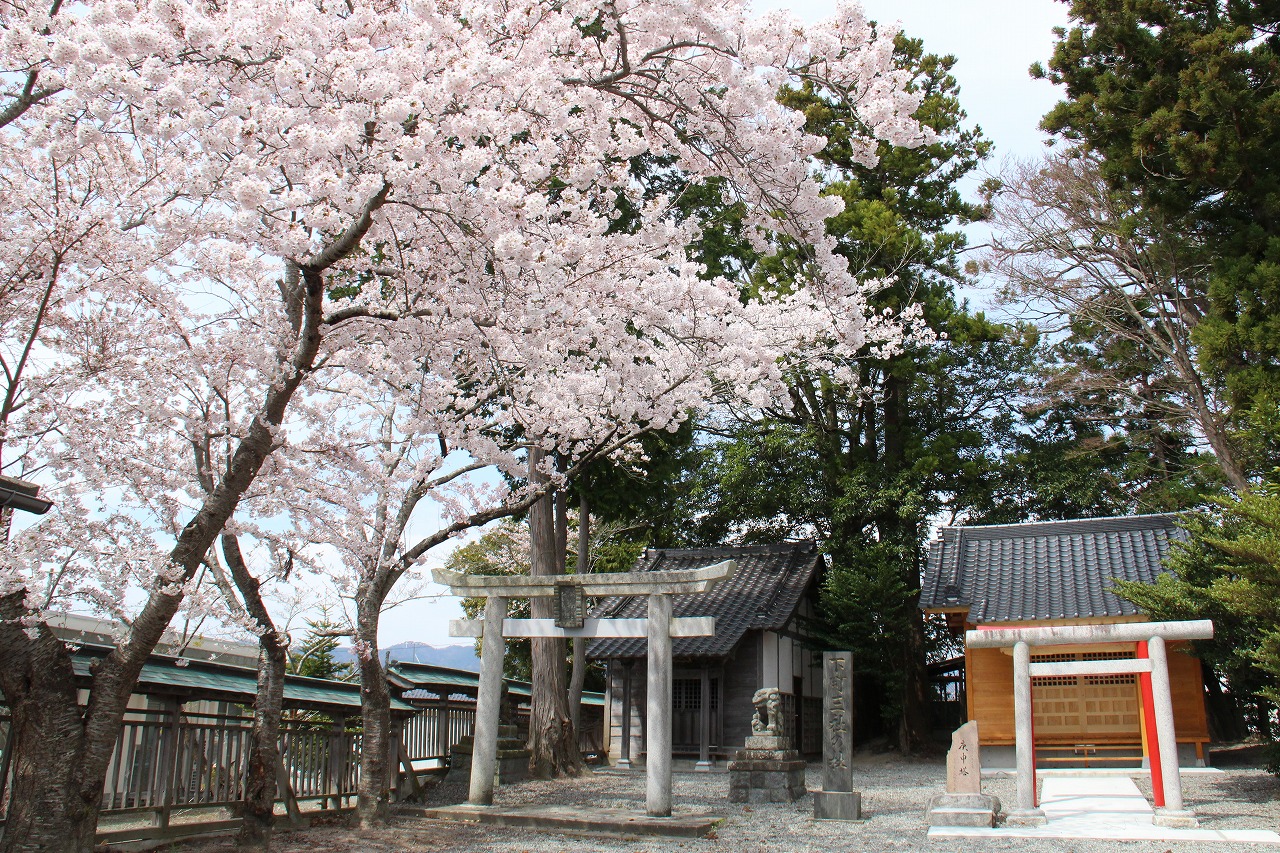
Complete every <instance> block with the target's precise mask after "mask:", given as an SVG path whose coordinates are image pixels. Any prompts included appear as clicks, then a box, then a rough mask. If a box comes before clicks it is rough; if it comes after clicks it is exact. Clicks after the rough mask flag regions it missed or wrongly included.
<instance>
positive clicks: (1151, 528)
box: [920, 514, 1185, 623]
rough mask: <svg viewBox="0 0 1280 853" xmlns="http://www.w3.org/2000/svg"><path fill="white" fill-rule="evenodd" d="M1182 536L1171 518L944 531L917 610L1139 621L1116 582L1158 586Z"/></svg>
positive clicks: (982, 618) (986, 617) (1019, 618)
mask: <svg viewBox="0 0 1280 853" xmlns="http://www.w3.org/2000/svg"><path fill="white" fill-rule="evenodd" d="M1184 536H1185V534H1184V533H1183V532H1182V530H1181V529H1180V528H1179V527H1178V526H1177V516H1175V515H1168V514H1161V515H1134V516H1126V517H1122V518H1085V519H1076V520H1072V521H1042V522H1034V523H1031V524H996V525H989V526H981V527H943V528H942V529H940V530H939V531H938V536H937V538H936V539H935V540H934V541H933V542H932V543H930V546H929V560H928V563H927V565H926V567H925V571H924V578H923V581H922V583H921V591H920V607H921V608H922V609H925V610H934V609H942V608H957V607H968V608H969V617H968V618H969V621H970V622H974V623H984V622H1027V621H1033V620H1038V619H1069V618H1085V617H1096V616H1129V615H1135V614H1137V613H1138V609H1137V608H1136V607H1134V606H1133V605H1132V604H1130V603H1129V602H1127V601H1124V600H1123V599H1121V598H1118V597H1117V596H1116V595H1115V594H1114V593H1112V591H1111V581H1112V579H1113V578H1122V579H1124V580H1134V581H1142V582H1144V583H1150V582H1151V581H1154V580H1155V578H1156V575H1158V574H1160V573H1161V572H1163V571H1165V569H1164V566H1163V561H1164V558H1165V556H1166V555H1167V554H1168V553H1169V543H1170V542H1171V541H1175V540H1179V539H1182V538H1183V537H1184Z"/></svg>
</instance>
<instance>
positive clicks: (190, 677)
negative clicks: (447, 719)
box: [72, 646, 415, 713]
mask: <svg viewBox="0 0 1280 853" xmlns="http://www.w3.org/2000/svg"><path fill="white" fill-rule="evenodd" d="M109 651H110V650H109V649H106V648H102V647H94V646H85V647H82V648H81V650H80V651H79V652H77V653H76V654H75V655H74V656H73V658H72V664H73V666H74V667H75V673H76V677H77V678H78V679H82V680H86V681H87V680H88V679H89V677H90V667H91V666H92V664H93V662H94V661H95V660H97V659H99V658H102V657H105V656H106V654H107V653H108V652H109ZM135 692H137V693H144V694H155V695H168V696H180V697H184V698H185V700H186V701H195V700H199V699H208V700H213V701H223V702H236V703H238V704H241V705H252V704H253V700H254V696H255V695H256V694H257V692H258V671H257V670H256V669H250V668H248V667H242V666H231V665H229V664H225V663H216V662H213V661H201V660H193V659H191V658H178V657H172V656H169V655H155V654H153V655H151V656H150V657H148V658H147V662H146V663H145V664H143V665H142V672H141V673H140V674H139V676H138V686H137V688H135ZM284 705H285V707H286V708H301V709H304V710H309V711H322V712H337V713H344V712H345V713H351V712H357V713H358V712H359V710H360V685H359V684H355V683H352V682H347V681H332V680H330V679H327V678H307V677H305V676H301V675H286V676H285V679H284ZM391 710H392V711H393V712H397V713H412V712H413V711H414V710H415V709H414V707H413V706H412V705H410V704H408V703H407V702H403V701H401V700H399V699H395V698H393V699H392V700H391Z"/></svg>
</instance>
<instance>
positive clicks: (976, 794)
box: [927, 720, 1000, 826]
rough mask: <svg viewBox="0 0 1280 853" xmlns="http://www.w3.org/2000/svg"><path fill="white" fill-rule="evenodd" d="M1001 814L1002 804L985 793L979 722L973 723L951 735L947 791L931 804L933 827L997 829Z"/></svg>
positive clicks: (929, 819)
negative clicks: (979, 750) (979, 748)
mask: <svg viewBox="0 0 1280 853" xmlns="http://www.w3.org/2000/svg"><path fill="white" fill-rule="evenodd" d="M999 812H1000V801H999V800H998V799H996V798H995V797H993V796H990V795H989V794H984V793H982V761H981V760H980V758H979V755H978V721H977V720H970V721H969V722H967V723H965V724H964V725H963V726H961V727H960V728H958V729H956V730H955V731H954V732H952V734H951V749H949V750H948V751H947V790H946V793H943V794H936V795H934V797H933V799H932V800H930V801H929V812H928V816H927V817H928V822H929V826H995V824H996V815H997V814H999Z"/></svg>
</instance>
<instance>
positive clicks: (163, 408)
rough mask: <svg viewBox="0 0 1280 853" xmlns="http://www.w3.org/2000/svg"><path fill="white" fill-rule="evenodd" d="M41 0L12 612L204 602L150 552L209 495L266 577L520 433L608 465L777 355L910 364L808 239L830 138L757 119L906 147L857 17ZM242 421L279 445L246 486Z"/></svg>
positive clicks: (374, 528) (34, 69)
mask: <svg viewBox="0 0 1280 853" xmlns="http://www.w3.org/2000/svg"><path fill="white" fill-rule="evenodd" d="M56 9H57V12H56V14H54V15H52V16H51V15H50V13H49V5H48V4H43V5H36V4H34V3H32V4H28V3H26V2H24V0H18V2H15V3H11V4H5V5H3V6H0V27H2V29H0V122H3V124H2V125H0V217H2V220H0V228H2V229H3V233H4V235H5V239H4V241H3V243H0V288H3V290H2V291H0V347H3V353H4V356H5V359H6V364H8V365H10V366H12V365H14V364H17V363H18V362H17V359H18V358H19V356H20V355H21V354H22V353H23V352H24V351H26V352H29V354H30V358H29V359H28V360H27V362H26V363H25V364H26V367H25V372H24V373H23V374H22V377H21V382H17V381H13V377H12V375H10V380H11V381H10V387H11V388H17V391H15V394H14V396H15V399H18V398H20V399H21V401H22V403H23V405H22V406H20V407H17V408H14V407H10V409H11V410H7V411H5V412H4V418H3V422H0V430H2V432H0V464H2V465H3V466H4V471H5V473H13V474H16V475H21V474H24V473H25V472H34V474H35V475H37V476H39V477H41V478H42V481H43V482H45V483H46V484H47V486H48V491H49V492H50V494H51V495H52V496H53V497H55V499H56V500H57V502H58V507H59V508H58V510H57V511H56V512H55V514H53V515H51V516H50V517H48V518H47V519H46V520H44V521H43V522H42V523H40V524H38V525H36V526H34V527H32V528H30V529H28V530H26V531H25V532H23V533H22V534H20V535H19V534H18V533H16V532H15V533H14V534H13V536H12V537H11V541H10V543H9V546H8V548H7V549H6V551H5V552H4V554H3V556H2V557H0V560H2V562H0V595H5V594H8V593H11V592H13V591H15V590H20V589H25V590H26V593H27V606H28V608H29V609H30V610H31V611H33V612H39V611H41V610H45V609H50V608H57V607H60V606H66V605H67V604H68V603H69V602H70V601H72V600H73V599H79V600H88V601H91V602H92V603H93V604H94V605H96V606H97V607H99V608H101V609H103V610H105V611H108V612H112V613H123V611H124V609H125V608H126V604H127V598H128V590H130V589H138V588H142V589H161V590H162V591H164V592H166V593H172V592H175V591H183V593H184V594H188V595H190V593H191V592H192V591H193V590H194V589H195V587H196V586H197V584H196V580H195V577H194V576H193V574H192V571H191V568H190V566H189V565H187V564H186V563H181V562H179V563H175V562H174V561H173V559H176V558H173V559H171V558H170V557H168V556H165V555H166V554H168V552H169V549H170V548H171V547H172V546H173V543H175V542H177V541H179V540H180V539H181V537H182V536H183V534H184V531H186V530H187V529H188V528H189V526H190V525H192V524H200V523H203V522H202V521H201V519H202V518H205V517H206V516H205V515H204V514H205V513H207V512H208V511H209V508H210V507H211V506H215V505H217V506H224V505H225V504H226V502H227V501H229V502H230V505H231V507H232V508H235V507H237V506H238V507H239V509H238V511H237V512H238V515H237V516H236V520H235V522H234V523H233V524H234V526H233V527H232V528H231V529H232V530H233V531H234V532H249V533H252V534H253V535H254V536H255V537H258V538H260V539H262V540H263V541H266V540H270V539H276V540H278V547H277V551H276V552H275V553H277V556H278V555H279V554H282V553H284V550H281V549H284V548H286V543H288V544H287V547H288V549H289V553H290V555H291V556H290V560H292V555H293V553H294V551H295V550H296V551H297V553H298V554H299V555H301V554H302V553H303V551H305V547H304V546H305V543H307V542H310V543H313V544H314V543H325V544H327V545H330V546H332V547H333V548H336V549H338V551H339V552H340V553H341V554H342V559H343V561H344V562H348V561H349V562H351V563H353V564H358V565H365V564H368V563H369V561H370V560H372V561H373V562H377V561H378V560H385V559H386V558H387V557H388V556H389V555H394V554H395V553H396V552H397V549H400V550H402V549H403V541H402V540H403V535H404V529H405V525H404V524H403V523H398V522H397V520H396V518H395V516H396V513H397V508H398V507H401V506H403V505H404V503H405V501H406V500H408V499H409V498H411V497H413V496H414V494H415V490H417V491H418V492H421V491H422V490H423V489H426V488H432V489H435V491H434V492H433V497H434V498H435V499H436V500H437V501H439V502H441V503H442V504H443V505H444V506H445V508H446V510H445V516H446V519H455V518H458V519H464V518H468V517H471V515H473V514H474V513H475V512H476V511H477V509H478V508H482V507H485V506H492V505H494V504H495V503H501V502H502V501H503V500H510V499H511V496H510V495H506V494H501V493H497V494H495V493H494V490H493V489H492V488H486V487H483V486H476V485H475V484H474V482H471V481H469V480H468V479H467V478H466V477H465V476H460V475H458V476H454V475H450V473H449V472H450V470H451V468H450V466H456V465H458V464H460V463H458V462H456V459H457V458H458V457H457V456H456V455H453V454H455V452H458V451H461V452H462V453H463V454H465V458H466V459H467V460H470V462H468V463H467V464H468V465H474V466H477V467H478V466H483V465H497V466H500V467H502V468H504V469H506V470H507V471H510V472H517V471H518V470H519V468H520V465H521V464H522V463H521V460H522V459H523V458H524V457H523V450H522V448H524V447H525V446H527V444H528V443H530V442H532V443H535V444H537V445H538V446H540V447H541V448H543V449H544V450H547V451H554V452H555V453H556V454H558V455H559V457H560V458H561V460H568V464H572V463H573V461H574V460H577V459H582V458H585V457H587V456H589V455H591V454H597V453H615V452H625V451H626V448H627V446H628V443H627V441H626V439H628V438H629V437H630V436H633V435H635V434H636V433H638V432H639V431H642V430H646V429H649V430H652V429H674V428H676V427H677V426H678V425H679V424H680V423H681V422H682V421H683V420H684V419H686V418H687V417H689V416H690V413H691V412H695V411H698V410H699V409H701V408H704V407H705V406H706V405H707V402H708V401H709V400H710V399H712V397H713V396H714V394H715V393H723V391H725V390H729V391H731V392H733V393H736V394H737V395H739V396H740V397H741V398H742V399H743V400H744V401H745V402H746V403H748V404H754V405H763V404H765V403H769V402H772V401H773V400H774V399H775V397H777V396H779V395H780V393H781V379H782V372H783V370H784V369H785V367H786V365H787V364H788V363H789V360H790V359H792V358H794V357H795V353H796V352H798V351H804V352H812V351H813V348H814V347H819V348H821V350H822V351H823V352H824V353H826V354H828V355H829V356H830V357H831V358H832V363H838V362H839V361H840V358H847V357H849V356H851V355H852V354H853V353H855V352H857V351H858V350H859V349H860V348H863V347H865V346H868V345H870V346H873V347H878V348H881V349H883V350H884V351H891V350H892V349H893V348H894V347H896V346H897V345H898V344H899V343H900V341H901V337H902V328H903V326H902V323H901V320H900V318H886V317H870V316H868V312H867V308H866V294H867V287H866V286H865V285H860V284H859V283H858V282H857V280H856V279H855V277H854V276H853V275H852V274H851V273H850V271H849V270H848V269H847V266H846V263H845V262H844V261H843V260H842V259H841V258H840V257H839V256H838V255H836V254H835V252H834V247H835V244H834V241H833V240H832V238H831V237H830V236H828V235H827V234H826V233H825V224H824V223H825V220H826V219H827V218H828V217H830V216H832V215H833V214H835V213H837V212H838V210H839V206H840V202H839V200H838V199H836V198H834V197H832V196H826V195H823V194H822V193H821V187H820V185H819V183H818V182H817V180H816V179H815V177H814V174H813V171H814V170H813V164H812V155H813V154H814V153H815V152H817V151H819V150H820V149H821V147H822V146H823V144H824V140H822V139H819V138H815V137H813V136H810V135H807V134H805V133H804V131H803V118H802V116H801V115H799V114H798V113H796V112H794V111H792V110H789V109H787V108H785V107H783V106H781V105H780V104H779V103H778V102H777V98H776V94H777V88H778V86H779V85H781V84H784V83H792V84H795V83H797V82H799V81H812V82H813V83H815V84H816V85H817V86H818V87H819V90H820V91H821V92H823V94H824V96H825V97H829V98H831V99H832V100H833V101H842V102H845V103H848V104H849V105H851V106H852V107H853V109H854V110H855V112H856V115H857V116H858V120H859V124H860V126H861V127H862V128H864V129H865V137H864V138H862V139H860V140H858V141H857V142H855V143H854V150H855V153H856V156H857V157H858V158H859V159H861V161H862V162H866V163H870V162H873V161H874V158H875V150H876V145H877V141H878V140H888V141H889V142H892V143H893V144H896V145H914V144H919V143H921V142H924V141H926V139H927V136H928V134H927V131H926V130H925V129H922V128H921V127H920V126H919V125H918V124H917V123H916V122H915V121H914V120H913V119H912V118H911V114H912V113H913V112H914V110H915V109H916V108H917V107H918V105H919V99H920V93H918V92H917V93H909V92H907V91H906V87H905V82H906V81H905V78H904V76H903V72H900V71H898V70H895V69H894V67H893V63H892V56H891V53H892V47H893V37H894V34H895V33H894V31H893V29H892V28H888V27H883V26H882V27H880V28H879V29H878V31H873V29H872V27H871V26H870V24H869V22H868V21H867V19H866V17H865V15H864V14H863V13H862V12H861V10H860V9H858V8H857V7H856V6H848V7H844V8H842V9H841V11H840V12H839V14H838V15H837V16H836V17H835V18H834V19H833V20H831V21H828V22H825V23H823V24H819V25H815V26H808V25H802V24H801V23H799V22H798V21H796V20H795V19H793V18H791V17H789V16H787V15H784V14H782V13H775V14H773V15H769V16H767V17H764V18H760V19H753V18H751V17H750V15H749V13H748V9H747V4H746V3H744V2H739V0H679V2H677V1H676V0H612V1H611V0H556V2H549V1H548V0H521V2H514V0H401V2H397V0H351V2H347V0H342V2H336V0H310V1H309V2H299V0H223V2H219V3H216V4H213V3H204V2H187V0H146V1H145V2H144V0H88V2H69V3H64V4H62V5H61V6H59V7H56ZM638 158H639V159H644V160H645V161H646V162H648V163H650V164H660V166H659V168H661V169H664V170H667V172H668V173H669V174H672V175H681V176H683V178H684V179H686V180H688V181H694V182H696V181H704V180H709V179H717V180H718V181H719V184H718V185H719V186H721V187H722V192H723V194H724V196H725V200H726V201H729V202H734V203H737V204H738V205H739V206H740V209H741V210H742V211H743V215H744V216H745V223H746V226H747V228H748V231H749V234H750V237H751V239H752V240H753V242H754V243H755V244H756V245H757V248H759V249H760V250H761V251H766V252H768V251H774V250H775V249H776V247H777V246H779V245H780V244H781V243H783V242H785V243H786V244H787V245H789V246H792V247H795V246H799V247H802V248H803V251H802V252H801V257H802V260H803V265H804V269H803V274H804V278H805V286H804V287H802V288H800V289H799V290H798V291H797V292H795V293H794V294H791V295H787V296H785V297H778V298H772V299H763V300H754V301H750V302H746V303H744V301H743V300H742V299H741V298H740V292H739V287H740V282H733V281H728V280H724V279H716V278H710V277H708V276H706V275H705V270H703V269H701V268H700V267H699V266H698V265H697V264H695V263H693V262H691V261H690V260H689V259H688V254H687V251H686V247H687V246H689V245H690V244H691V242H693V241H694V240H695V239H696V237H697V236H698V234H697V231H696V225H695V224H694V223H692V222H690V221H681V220H680V219H679V217H677V216H676V215H674V212H673V210H674V205H675V203H676V199H675V198H673V197H671V196H669V195H665V194H662V193H658V192H654V191H653V190H652V187H651V186H650V185H648V184H646V182H645V181H643V180H641V179H639V178H638V177H637V176H636V174H635V173H634V171H633V166H634V164H635V163H636V162H637V161H638ZM624 205H625V206H627V207H629V208H630V209H632V210H634V211H635V213H636V215H635V216H634V217H633V220H632V222H633V224H632V225H631V226H630V227H626V228H623V227H619V225H618V220H619V215H620V213H619V211H620V209H621V207H622V206H624ZM312 273H314V275H317V276H320V277H321V278H322V280H323V287H324V299H323V308H322V313H323V321H322V322H321V323H320V324H319V326H318V328H317V329H316V330H315V332H314V333H315V334H316V335H318V336H319V338H320V341H319V345H318V346H319V348H318V352H317V354H316V355H315V356H314V358H310V359H309V360H308V361H307V363H305V364H300V363H298V361H297V357H296V353H297V352H299V351H301V350H300V347H301V346H302V344H301V343H300V340H301V338H302V337H305V334H304V332H306V329H309V328H310V327H308V326H307V325H306V320H305V318H304V316H303V313H304V312H303V309H302V308H301V307H300V306H301V305H303V301H302V300H301V297H300V296H299V294H300V293H301V292H302V291H303V290H304V289H305V287H306V286H307V283H308V281H309V279H308V275H311V274H312ZM300 330H303V331H300ZM306 333H307V334H309V333H310V332H306ZM290 383H298V388H297V391H296V392H290V394H289V395H283V396H281V395H279V394H278V395H277V397H275V398H273V397H272V396H271V395H272V391H273V389H275V390H276V391H278V390H279V389H281V388H285V387H288V388H292V387H293V386H292V385H291V384H290ZM0 390H4V389H0ZM277 398H280V399H283V400H284V402H283V403H281V402H278V401H277V402H273V403H270V405H268V403H266V402H264V401H268V400H276V399H277ZM273 407H274V408H273ZM277 409H279V411H277ZM255 428H256V429H258V430H262V429H266V430H267V433H268V434H269V436H270V441H271V443H272V445H273V447H272V452H271V453H270V454H269V455H268V458H267V460H266V462H265V464H263V465H262V466H261V468H260V469H259V468H252V471H251V476H248V477H247V478H246V477H244V476H240V475H239V474H238V473H235V472H239V471H241V470H248V469H246V468H244V466H240V467H237V463H236V454H237V453H241V452H243V451H244V449H245V447H246V446H247V444H246V443H252V442H253V441H256V440H257V439H255V438H254V436H255V435H256V434H258V433H255ZM562 464H563V462H562ZM233 473H234V474H235V476H233ZM548 473H551V474H554V473H555V472H554V471H550V470H549V471H548ZM500 491H501V490H499V492H500ZM219 502H222V503H219ZM402 521H403V520H402ZM282 531H284V532H282ZM391 540H394V541H391ZM389 542H390V544H389ZM299 560H303V557H301V556H300V557H299ZM184 567H185V568H184ZM157 585H158V586H157ZM193 601H194V602H195V603H194V604H193V605H192V606H194V607H196V608H207V607H215V605H212V604H208V603H200V602H199V599H198V597H196V599H193Z"/></svg>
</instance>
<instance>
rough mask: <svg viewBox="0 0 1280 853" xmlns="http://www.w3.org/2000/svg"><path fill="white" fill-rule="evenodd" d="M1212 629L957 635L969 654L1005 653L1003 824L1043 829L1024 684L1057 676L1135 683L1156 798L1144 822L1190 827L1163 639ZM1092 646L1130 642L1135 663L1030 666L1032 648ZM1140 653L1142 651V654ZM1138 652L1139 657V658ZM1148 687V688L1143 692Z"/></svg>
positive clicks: (1200, 624)
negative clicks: (1133, 679)
mask: <svg viewBox="0 0 1280 853" xmlns="http://www.w3.org/2000/svg"><path fill="white" fill-rule="evenodd" d="M1212 637H1213V623H1212V622H1210V621H1209V620H1207V619H1203V620H1197V621H1192V622H1123V623H1113V624H1110V625H1068V626H1054V627H1041V628H981V629H979V630H976V631H967V632H966V633H965V645H967V646H968V647H969V648H971V649H993V648H994V649H999V648H1008V647H1010V646H1012V647H1013V718H1014V739H1015V744H1016V746H1015V749H1016V751H1017V762H1018V808H1017V810H1016V811H1013V812H1011V813H1010V814H1009V816H1008V818H1007V820H1006V822H1007V823H1009V824H1015V825H1022V826H1039V825H1042V824H1044V823H1045V815H1044V812H1043V811H1041V810H1040V809H1039V808H1038V807H1037V803H1036V776H1035V772H1036V771H1035V738H1034V734H1033V732H1032V725H1031V723H1032V709H1031V678H1032V677H1033V676H1058V675H1107V674H1112V673H1135V674H1138V675H1139V676H1140V677H1141V678H1142V681H1143V697H1142V703H1143V706H1144V713H1147V714H1149V715H1150V717H1154V719H1152V720H1151V722H1152V723H1154V728H1155V731H1154V733H1150V732H1149V734H1154V738H1152V739H1153V740H1154V741H1155V749H1154V750H1147V751H1148V752H1149V754H1148V755H1147V759H1148V762H1149V763H1150V766H1151V787H1152V789H1153V793H1154V796H1155V800H1156V806H1157V809H1156V813H1155V817H1154V818H1153V819H1152V822H1153V823H1154V824H1155V825H1156V826H1167V827H1181V828H1193V827H1195V826H1197V825H1198V824H1197V821H1196V818H1195V814H1194V813H1193V812H1191V811H1190V810H1189V809H1185V808H1184V807H1183V804H1182V777H1181V774H1180V772H1179V770H1178V743H1177V739H1176V735H1175V733H1174V727H1173V696H1172V693H1171V691H1170V689H1169V660H1168V657H1167V655H1166V653H1165V642H1166V641H1168V640H1208V639H1210V638H1212ZM1094 643H1136V644H1138V659H1136V660H1092V661H1066V662H1061V663H1032V662H1031V647H1032V646H1064V645H1079V644H1094ZM1144 647H1145V648H1144ZM1144 651H1145V654H1144V653H1143V652H1144ZM1147 684H1150V689H1147Z"/></svg>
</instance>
